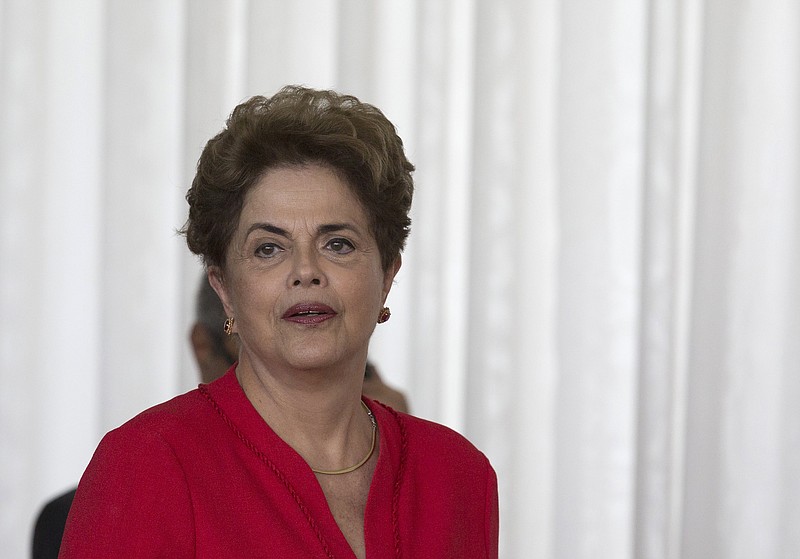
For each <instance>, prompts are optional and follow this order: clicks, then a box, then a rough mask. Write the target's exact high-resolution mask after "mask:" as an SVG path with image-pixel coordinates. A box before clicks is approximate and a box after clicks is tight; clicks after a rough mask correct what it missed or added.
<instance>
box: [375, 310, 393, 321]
mask: <svg viewBox="0 0 800 559" xmlns="http://www.w3.org/2000/svg"><path fill="white" fill-rule="evenodd" d="M390 316H392V311H390V310H389V307H383V308H382V309H381V312H380V314H379V315H378V324H383V323H384V322H386V321H387V320H389V317H390Z"/></svg>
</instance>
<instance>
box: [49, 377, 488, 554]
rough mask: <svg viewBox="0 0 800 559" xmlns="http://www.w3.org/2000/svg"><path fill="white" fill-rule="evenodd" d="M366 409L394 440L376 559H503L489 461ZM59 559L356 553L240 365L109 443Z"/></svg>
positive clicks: (383, 458)
mask: <svg viewBox="0 0 800 559" xmlns="http://www.w3.org/2000/svg"><path fill="white" fill-rule="evenodd" d="M365 402H366V403H367V405H368V406H369V407H370V409H371V410H372V412H373V413H374V415H375V418H376V419H377V422H378V428H379V430H380V435H381V436H380V454H379V457H378V463H377V465H376V468H375V473H374V476H373V479H372V485H371V487H370V492H369V497H368V500H367V507H366V511H365V520H364V537H365V540H366V549H367V557H369V558H374V559H387V558H391V557H396V558H399V557H405V558H407V559H424V558H431V559H433V558H435V559H443V558H459V559H463V558H496V557H497V540H498V504H497V478H496V476H495V473H494V470H493V469H492V467H491V465H490V464H489V462H488V460H487V459H486V457H485V456H484V455H483V454H482V453H480V452H479V451H478V450H477V449H475V447H474V446H472V445H471V444H470V443H469V442H468V441H467V440H466V439H465V438H463V437H462V436H461V435H459V434H457V433H456V432H454V431H452V430H450V429H448V428H447V427H444V426H441V425H437V424H435V423H431V422H429V421H425V420H422V419H418V418H415V417H412V416H409V415H405V414H401V413H398V412H395V411H394V410H392V409H391V408H388V407H386V406H383V405H382V404H379V403H376V402H373V401H371V400H368V399H367V400H365ZM59 557H60V558H61V559H72V558H81V559H90V558H104V559H105V558H108V557H125V558H135V557H141V558H144V557H148V558H150V557H165V558H166V557H168V558H184V557H186V558H188V557H207V558H213V559H222V558H236V559H243V558H249V557H277V558H280V559H290V558H298V559H299V558H302V559H308V558H312V557H313V558H316V557H319V558H328V559H332V558H348V559H353V558H354V555H353V552H352V550H351V549H350V547H349V545H348V544H347V541H346V540H345V538H344V535H343V534H342V532H341V531H340V530H339V527H338V526H337V524H336V522H335V520H334V519H333V515H332V514H331V512H330V509H329V508H328V505H327V501H326V500H325V496H324V495H323V493H322V489H321V488H320V486H319V483H318V482H317V480H316V477H315V476H314V474H313V472H312V471H311V469H310V468H309V466H308V465H307V464H306V463H305V461H304V460H303V459H302V458H301V457H300V455H299V454H297V452H295V451H294V450H293V449H292V448H291V447H290V446H289V445H287V444H286V443H285V442H284V441H283V440H282V439H280V438H279V437H278V436H277V435H276V434H275V433H274V432H273V431H272V429H270V428H269V426H268V425H267V424H266V423H265V422H264V420H263V419H262V418H261V416H260V415H259V414H258V412H257V411H256V410H255V408H253V406H252V405H251V404H250V402H249V400H248V399H247V397H246V396H245V394H244V392H243V391H242V389H241V387H240V386H239V383H238V381H237V379H236V376H235V374H234V371H233V368H231V370H230V371H228V373H227V374H226V375H225V376H224V377H222V378H221V379H219V380H217V381H215V382H213V383H211V384H209V385H201V386H200V387H199V388H198V389H196V390H192V391H191V392H188V393H186V394H184V395H182V396H178V397H176V398H173V399H172V400H170V401H168V402H165V403H163V404H160V405H158V406H155V407H153V408H151V409H149V410H147V411H145V412H143V413H141V414H140V415H138V416H137V417H135V418H133V419H132V420H130V421H129V422H127V423H126V424H124V425H123V426H121V427H119V428H118V429H115V430H114V431H111V432H110V433H108V434H107V435H106V436H105V437H104V438H103V440H102V441H101V442H100V445H99V446H98V448H97V450H96V452H95V454H94V457H93V458H92V461H91V463H90V464H89V466H88V468H87V469H86V472H85V473H84V475H83V477H82V479H81V482H80V485H79V486H78V491H77V493H76V495H75V501H74V503H73V506H72V509H71V511H70V515H69V518H68V520H67V526H66V530H65V533H64V539H63V543H62V547H61V553H60V555H59Z"/></svg>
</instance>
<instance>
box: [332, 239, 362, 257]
mask: <svg viewBox="0 0 800 559" xmlns="http://www.w3.org/2000/svg"><path fill="white" fill-rule="evenodd" d="M326 246H327V247H328V249H329V250H332V251H333V252H335V253H336V254H347V253H350V252H353V250H355V247H354V246H353V244H352V243H351V242H350V241H348V240H347V239H331V240H330V241H328V244H327V245H326Z"/></svg>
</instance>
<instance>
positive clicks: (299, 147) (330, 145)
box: [181, 86, 414, 270]
mask: <svg viewBox="0 0 800 559" xmlns="http://www.w3.org/2000/svg"><path fill="white" fill-rule="evenodd" d="M309 163H317V164H322V165H326V166H329V167H331V168H332V169H333V170H335V171H336V172H337V173H340V174H341V175H342V176H343V177H344V178H345V179H346V182H347V184H348V186H349V187H350V188H351V189H352V191H353V194H354V195H355V196H356V198H357V199H358V200H359V201H360V202H361V204H362V206H363V207H364V210H365V211H366V213H367V216H368V218H369V220H370V225H371V227H372V233H373V235H374V236H375V240H376V241H377V244H378V248H379V250H380V254H381V263H382V265H383V269H384V270H387V269H388V268H389V267H390V266H391V264H392V263H393V262H394V261H395V260H396V259H397V258H398V257H399V256H400V252H401V251H402V250H403V247H404V246H405V241H406V238H407V237H408V233H409V230H410V226H411V219H410V218H409V215H408V214H409V211H410V209H411V199H412V196H413V193H414V182H413V180H412V178H411V172H412V171H413V170H414V166H413V165H412V164H411V163H410V162H409V161H408V159H407V158H406V156H405V152H404V150H403V141H402V140H401V139H400V137H399V136H398V135H397V132H396V130H395V127H394V125H393V124H392V123H391V122H390V121H389V120H388V119H387V118H386V117H385V116H384V114H383V113H382V112H381V111H380V110H379V109H377V108H376V107H374V106H372V105H369V104H367V103H362V102H361V101H359V100H358V99H357V98H356V97H353V96H351V95H342V94H339V93H336V92H334V91H321V90H315V89H310V88H306V87H299V86H286V87H284V88H283V89H281V90H280V91H279V92H278V93H276V94H275V95H273V96H272V97H263V96H256V97H252V98H250V99H248V100H247V101H245V102H244V103H242V104H240V105H238V106H237V107H236V108H235V109H234V110H233V112H232V113H231V115H230V117H228V120H227V122H226V126H225V128H224V129H223V130H222V131H221V132H220V133H219V134H217V135H216V136H214V137H213V138H211V140H209V141H208V143H207V144H206V146H205V148H204V149H203V152H202V154H201V155H200V159H199V161H198V162H197V173H196V175H195V177H194V180H193V181H192V186H191V188H189V190H188V192H187V193H186V201H187V202H188V203H189V218H188V220H187V221H186V224H185V225H184V227H183V229H182V230H181V232H182V233H184V234H185V235H186V243H187V244H188V245H189V250H191V251H192V252H193V253H195V254H198V255H200V256H202V258H203V262H204V263H205V264H206V266H210V265H215V266H223V265H224V263H225V255H226V252H227V249H228V245H229V244H230V241H231V238H232V237H233V234H234V231H235V229H236V226H237V224H238V221H239V215H240V213H241V211H242V206H243V203H244V197H245V195H246V194H247V192H248V191H249V190H250V188H251V187H252V186H253V185H254V184H255V183H256V182H258V180H259V179H260V178H261V177H262V176H263V175H264V173H265V172H266V171H267V170H269V169H273V168H276V167H285V166H294V165H304V164H309Z"/></svg>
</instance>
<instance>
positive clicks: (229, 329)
mask: <svg viewBox="0 0 800 559" xmlns="http://www.w3.org/2000/svg"><path fill="white" fill-rule="evenodd" d="M222 331H223V332H225V333H226V334H228V335H229V336H230V335H231V334H233V317H232V316H229V317H228V318H226V319H225V324H224V325H223V326H222Z"/></svg>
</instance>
